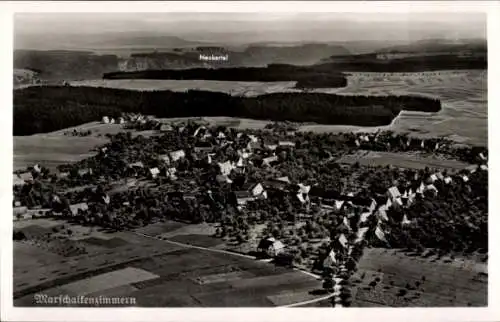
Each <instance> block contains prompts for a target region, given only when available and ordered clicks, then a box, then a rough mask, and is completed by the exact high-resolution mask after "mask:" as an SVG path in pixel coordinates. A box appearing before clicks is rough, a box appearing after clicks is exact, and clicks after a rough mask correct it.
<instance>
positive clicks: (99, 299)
mask: <svg viewBox="0 0 500 322" xmlns="http://www.w3.org/2000/svg"><path fill="white" fill-rule="evenodd" d="M33 303H34V304H41V305H44V304H45V305H93V306H100V305H125V306H130V305H136V304H137V301H136V299H135V298H134V297H107V296H96V297H89V296H69V295H63V294H60V295H59V296H49V295H47V294H35V295H34V296H33Z"/></svg>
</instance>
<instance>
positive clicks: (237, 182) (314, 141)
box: [13, 114, 488, 307]
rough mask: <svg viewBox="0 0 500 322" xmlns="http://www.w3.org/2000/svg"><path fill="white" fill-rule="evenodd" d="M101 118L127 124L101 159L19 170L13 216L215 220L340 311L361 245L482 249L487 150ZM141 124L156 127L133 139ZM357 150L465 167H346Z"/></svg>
mask: <svg viewBox="0 0 500 322" xmlns="http://www.w3.org/2000/svg"><path fill="white" fill-rule="evenodd" d="M101 121H102V123H103V124H120V125H121V126H123V129H124V130H123V132H120V133H118V134H116V135H109V138H110V142H109V143H108V144H105V145H104V146H101V147H99V148H98V149H97V151H96V155H95V156H93V157H90V158H88V159H84V160H82V161H79V162H77V163H74V164H68V165H64V166H60V167H59V169H58V171H57V173H52V172H51V171H50V170H49V169H47V168H44V167H43V164H35V165H33V166H32V167H30V168H28V169H26V171H18V172H17V173H15V174H14V178H13V185H14V200H13V207H14V220H15V221H22V220H24V219H36V218H57V219H65V220H68V221H69V222H73V223H80V224H86V225H93V226H99V227H104V228H107V229H113V230H116V231H122V230H134V229H138V228H140V227H145V226H147V225H151V224H155V223H157V222H161V221H162V220H165V219H168V220H174V221H179V222H183V223H188V224H193V225H196V224H200V223H211V224H214V225H215V226H214V227H216V230H215V234H213V237H214V238H218V239H223V240H224V241H226V242H227V244H228V245H230V246H228V249H229V250H231V251H235V252H240V253H244V254H255V255H256V258H270V259H272V260H273V262H275V263H276V264H278V265H285V266H293V267H296V268H297V269H300V270H304V271H307V272H311V273H314V274H318V276H321V277H322V279H323V281H324V282H323V287H324V289H325V291H326V292H327V293H328V294H330V299H331V302H332V304H333V305H334V306H336V307H337V306H338V307H342V306H350V304H351V302H352V296H351V293H350V287H351V285H352V281H351V280H352V279H351V276H352V275H353V274H354V272H355V271H356V265H357V262H358V261H359V259H360V258H361V257H362V255H363V251H364V249H366V248H370V247H382V248H388V249H391V248H397V249H406V250H411V251H415V252H419V253H420V254H422V255H423V254H424V253H428V252H436V253H439V254H442V255H449V254H452V253H457V252H459V251H460V252H462V253H472V252H476V251H478V250H479V251H481V252H486V253H487V212H488V209H487V207H488V206H487V205H488V199H487V198H488V193H487V187H488V184H487V179H488V166H487V158H488V151H487V149H486V148H482V147H472V148H471V147H464V146H457V145H455V144H453V142H451V141H449V140H446V139H433V138H428V139H427V138H426V139H421V138H416V137H409V136H408V135H402V134H395V133H391V132H376V133H340V134H333V133H326V134H315V133H310V132H299V131H297V130H296V128H295V127H294V125H293V124H292V123H275V124H273V125H272V126H269V127H267V128H266V129H264V130H243V129H235V128H227V127H224V126H216V127H214V126H212V127H211V126H209V125H208V124H203V123H202V122H197V121H187V122H186V121H182V122H163V121H161V120H157V119H154V118H152V117H147V116H143V115H137V114H124V115H122V116H119V117H114V118H113V117H103V118H102V120H101ZM145 130H147V131H153V132H154V134H152V135H150V136H147V137H146V136H143V135H133V132H134V131H145ZM72 133H73V134H69V133H68V135H90V134H91V133H87V132H82V133H85V134H77V133H79V132H72ZM359 151H377V152H384V153H398V154H404V153H413V154H412V157H413V156H414V155H417V156H419V158H420V157H421V160H422V163H424V164H425V160H426V159H425V158H426V157H428V156H429V155H437V156H439V157H440V159H438V160H446V159H454V160H459V161H461V162H464V164H467V166H465V167H463V168H461V169H449V168H447V167H443V168H440V167H435V166H433V167H430V166H423V167H422V168H420V169H409V168H404V167H397V166H390V165H388V166H367V165H363V164H362V162H357V161H356V162H354V163H343V162H341V161H342V159H343V158H345V157H346V156H348V155H353V154H355V153H358V152H359ZM436 162H437V161H435V160H434V163H430V164H435V163H436ZM438 163H439V162H438ZM389 164H390V162H389ZM458 232H460V233H458ZM16 236H17V237H16ZM16 236H15V238H19V239H22V238H23V236H22V235H21V236H19V234H17V235H16Z"/></svg>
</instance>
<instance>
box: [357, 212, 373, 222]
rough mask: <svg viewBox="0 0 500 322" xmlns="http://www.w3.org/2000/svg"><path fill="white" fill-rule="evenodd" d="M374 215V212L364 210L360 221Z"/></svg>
mask: <svg viewBox="0 0 500 322" xmlns="http://www.w3.org/2000/svg"><path fill="white" fill-rule="evenodd" d="M371 215H372V212H363V213H361V215H360V216H359V223H358V224H360V223H363V222H365V221H367V220H368V217H370V216H371Z"/></svg>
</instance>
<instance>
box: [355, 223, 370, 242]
mask: <svg viewBox="0 0 500 322" xmlns="http://www.w3.org/2000/svg"><path fill="white" fill-rule="evenodd" d="M368 229H369V228H368V227H360V228H359V229H358V231H357V232H356V239H355V240H354V243H355V244H357V243H359V242H362V241H363V240H364V239H365V235H366V232H367V231H368Z"/></svg>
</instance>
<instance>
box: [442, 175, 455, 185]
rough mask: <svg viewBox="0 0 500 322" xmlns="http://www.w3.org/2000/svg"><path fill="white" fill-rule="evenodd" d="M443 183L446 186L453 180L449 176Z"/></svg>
mask: <svg viewBox="0 0 500 322" xmlns="http://www.w3.org/2000/svg"><path fill="white" fill-rule="evenodd" d="M443 181H444V183H446V184H450V183H452V182H453V179H452V178H451V177H450V176H446V177H445V178H444V180H443Z"/></svg>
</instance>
